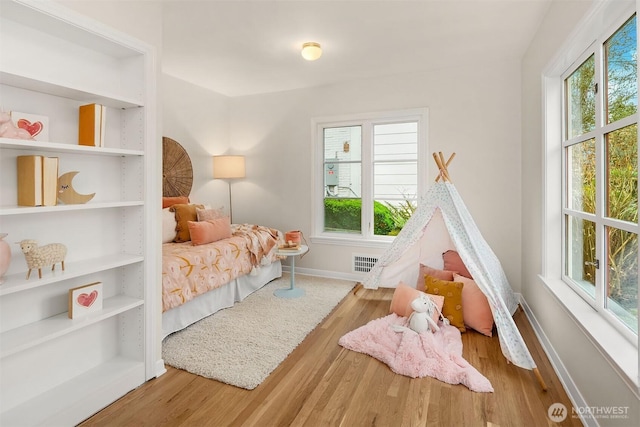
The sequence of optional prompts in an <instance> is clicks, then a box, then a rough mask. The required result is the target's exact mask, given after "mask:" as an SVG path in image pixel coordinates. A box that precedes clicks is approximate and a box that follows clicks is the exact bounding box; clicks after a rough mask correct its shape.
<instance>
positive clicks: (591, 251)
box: [565, 215, 596, 297]
mask: <svg viewBox="0 0 640 427" xmlns="http://www.w3.org/2000/svg"><path fill="white" fill-rule="evenodd" d="M566 220H567V223H566V229H567V237H566V241H567V246H566V254H565V255H566V261H565V262H566V265H565V273H566V275H567V276H568V277H570V278H571V279H573V280H574V281H575V282H576V283H577V284H578V285H580V287H582V288H583V289H584V290H585V291H587V293H588V294H589V295H591V296H592V297H595V284H596V269H595V260H596V225H595V223H594V222H592V221H588V220H583V219H580V218H576V217H573V216H569V215H568V216H567V217H566Z"/></svg>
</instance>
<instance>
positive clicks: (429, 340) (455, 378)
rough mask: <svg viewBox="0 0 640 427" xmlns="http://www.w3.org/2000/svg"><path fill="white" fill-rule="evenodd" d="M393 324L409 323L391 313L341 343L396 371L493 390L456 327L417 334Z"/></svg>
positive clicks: (441, 325)
mask: <svg viewBox="0 0 640 427" xmlns="http://www.w3.org/2000/svg"><path fill="white" fill-rule="evenodd" d="M393 324H395V325H402V326H407V318H406V317H401V316H398V315H396V314H394V313H392V314H390V315H388V316H385V317H382V318H380V319H376V320H372V321H370V322H369V323H367V324H366V325H364V326H361V327H359V328H358V329H355V330H353V331H351V332H349V333H347V334H345V335H344V336H343V337H342V338H340V340H339V341H338V343H339V344H340V345H341V346H343V347H344V348H346V349H349V350H353V351H357V352H359V353H364V354H367V355H369V356H372V357H375V358H376V359H378V360H380V361H381V362H384V363H386V364H387V365H388V366H389V367H390V368H391V370H392V371H393V372H395V373H397V374H401V375H406V376H408V377H411V378H422V377H426V376H429V377H433V378H436V379H438V380H440V381H443V382H446V383H448V384H464V385H465V386H467V387H468V388H469V389H470V390H472V391H477V392H493V387H492V386H491V383H490V382H489V380H488V379H487V378H486V377H484V376H483V375H482V374H481V373H480V372H478V371H477V370H476V368H474V367H473V366H471V365H470V364H469V362H467V361H466V360H465V359H464V358H463V357H462V338H461V337H460V331H459V330H458V329H457V328H455V327H453V326H445V325H443V324H442V323H440V324H439V326H440V331H437V332H435V333H433V334H432V333H430V332H424V333H422V334H418V333H416V332H414V331H412V330H404V331H402V332H396V331H395V330H394V329H393V327H392V326H391V325H393Z"/></svg>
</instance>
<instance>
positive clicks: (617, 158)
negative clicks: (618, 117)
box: [606, 124, 638, 222]
mask: <svg viewBox="0 0 640 427" xmlns="http://www.w3.org/2000/svg"><path fill="white" fill-rule="evenodd" d="M606 148H607V164H606V177H607V186H606V192H607V199H606V200H607V215H608V216H609V217H610V218H616V219H620V220H623V221H629V222H637V221H638V128H637V125H635V124H634V125H632V126H627V127H625V128H622V129H618V130H617V131H615V132H611V133H609V134H607V135H606Z"/></svg>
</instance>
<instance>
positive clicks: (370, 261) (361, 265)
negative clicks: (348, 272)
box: [353, 254, 378, 273]
mask: <svg viewBox="0 0 640 427" xmlns="http://www.w3.org/2000/svg"><path fill="white" fill-rule="evenodd" d="M376 262H378V257H377V256H371V255H355V254H354V255H353V271H354V272H356V273H368V272H369V271H371V269H372V268H373V265H374V264H375V263H376Z"/></svg>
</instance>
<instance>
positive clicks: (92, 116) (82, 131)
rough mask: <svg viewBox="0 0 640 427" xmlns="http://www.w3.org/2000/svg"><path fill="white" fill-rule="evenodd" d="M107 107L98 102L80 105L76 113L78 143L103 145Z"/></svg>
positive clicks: (94, 145) (95, 145)
mask: <svg viewBox="0 0 640 427" xmlns="http://www.w3.org/2000/svg"><path fill="white" fill-rule="evenodd" d="M106 112H107V108H106V107H105V106H104V105H100V104H89V105H81V106H80V109H79V114H78V144H79V145H89V146H92V147H104V135H105V118H106Z"/></svg>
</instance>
